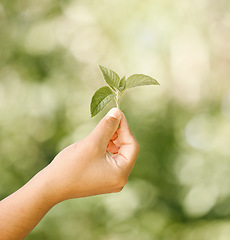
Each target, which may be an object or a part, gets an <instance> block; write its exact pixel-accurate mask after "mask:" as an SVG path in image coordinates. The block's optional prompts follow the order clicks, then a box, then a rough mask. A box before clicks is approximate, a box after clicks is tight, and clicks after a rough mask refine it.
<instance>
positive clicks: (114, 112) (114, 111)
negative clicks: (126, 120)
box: [106, 108, 121, 120]
mask: <svg viewBox="0 0 230 240" xmlns="http://www.w3.org/2000/svg"><path fill="white" fill-rule="evenodd" d="M106 116H110V117H113V118H117V119H118V120H120V119H121V111H120V110H119V109H118V108H112V109H110V110H109V112H108V113H107V114H106Z"/></svg>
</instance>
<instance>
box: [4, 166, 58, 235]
mask: <svg viewBox="0 0 230 240" xmlns="http://www.w3.org/2000/svg"><path fill="white" fill-rule="evenodd" d="M46 175H47V173H46V169H44V170H42V171H41V172H39V173H38V174H37V175H35V176H34V177H33V178H32V179H31V180H30V181H29V182H28V183H27V184H26V185H24V186H23V187H22V188H20V189H19V190H18V191H16V192H15V193H13V194H12V195H10V196H9V197H7V198H5V199H3V200H2V201H0V233H1V234H0V239H4V240H14V239H15V240H19V239H24V238H25V237H26V236H27V235H28V233H29V232H30V231H31V230H32V229H33V228H34V227H35V226H36V225H37V224H38V222H39V221H40V220H41V219H42V218H43V217H44V215H45V214H46V213H47V212H48V211H49V210H50V209H51V208H52V207H53V206H54V205H55V204H56V203H57V202H55V201H54V199H53V197H52V190H51V188H50V187H49V183H48V182H47V176H46Z"/></svg>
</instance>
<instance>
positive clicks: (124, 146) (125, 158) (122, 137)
mask: <svg viewBox="0 0 230 240" xmlns="http://www.w3.org/2000/svg"><path fill="white" fill-rule="evenodd" d="M117 132H118V138H117V139H116V140H115V141H117V142H118V141H119V145H120V148H119V151H118V155H119V156H118V157H117V161H122V162H123V163H121V165H123V164H125V165H126V166H128V168H129V169H130V170H131V169H132V168H133V166H134V164H135V161H136V158H137V155H138V152H139V144H138V142H137V140H136V138H135V137H134V136H133V134H132V133H131V131H130V129H129V126H128V122H127V120H126V118H125V115H124V114H123V116H122V120H121V123H120V129H118V131H117Z"/></svg>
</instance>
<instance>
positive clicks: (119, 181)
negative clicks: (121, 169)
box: [116, 176, 128, 188]
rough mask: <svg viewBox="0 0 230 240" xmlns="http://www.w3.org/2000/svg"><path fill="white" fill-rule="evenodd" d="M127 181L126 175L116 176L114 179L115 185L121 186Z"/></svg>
mask: <svg viewBox="0 0 230 240" xmlns="http://www.w3.org/2000/svg"><path fill="white" fill-rule="evenodd" d="M127 182H128V177H126V176H118V177H117V180H116V187H117V188H123V187H124V186H125V185H126V184H127Z"/></svg>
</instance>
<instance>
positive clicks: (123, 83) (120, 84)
mask: <svg viewBox="0 0 230 240" xmlns="http://www.w3.org/2000/svg"><path fill="white" fill-rule="evenodd" d="M125 85H126V80H125V76H124V77H123V78H122V79H121V80H120V82H119V88H118V90H119V91H120V92H122V91H123V90H124V89H125Z"/></svg>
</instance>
